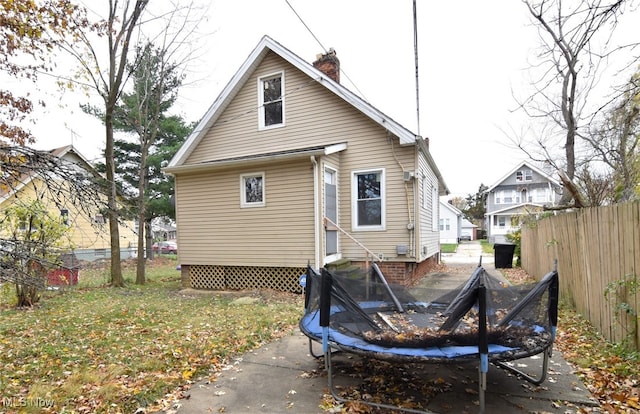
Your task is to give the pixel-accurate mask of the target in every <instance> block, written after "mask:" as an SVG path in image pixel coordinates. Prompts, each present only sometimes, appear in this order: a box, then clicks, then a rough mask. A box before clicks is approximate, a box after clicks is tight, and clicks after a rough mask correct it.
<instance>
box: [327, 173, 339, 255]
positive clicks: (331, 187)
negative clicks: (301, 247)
mask: <svg viewBox="0 0 640 414" xmlns="http://www.w3.org/2000/svg"><path fill="white" fill-rule="evenodd" d="M324 216H325V217H327V218H328V219H329V220H331V221H332V222H334V223H336V224H338V186H337V171H336V170H334V169H331V168H328V167H325V169H324ZM324 237H325V243H324V245H325V263H329V262H331V261H333V260H337V259H339V254H338V229H337V228H336V227H335V226H333V225H332V224H331V223H329V222H327V223H326V225H325V236H324Z"/></svg>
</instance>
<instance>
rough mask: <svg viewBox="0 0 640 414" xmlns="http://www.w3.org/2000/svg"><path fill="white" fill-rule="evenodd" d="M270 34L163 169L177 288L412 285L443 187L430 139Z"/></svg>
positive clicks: (434, 245)
mask: <svg viewBox="0 0 640 414" xmlns="http://www.w3.org/2000/svg"><path fill="white" fill-rule="evenodd" d="M339 77H340V70H339V61H338V59H337V57H336V54H335V52H334V51H330V52H329V53H328V54H325V55H321V56H318V60H317V61H316V62H314V63H313V64H309V63H307V62H305V61H304V60H302V59H301V58H300V57H298V56H296V55H295V54H293V53H292V52H291V51H289V50H288V49H286V48H285V47H283V46H282V45H280V44H279V43H277V42H275V41H274V40H272V39H271V38H269V37H267V36H265V37H264V38H262V40H261V41H260V43H259V44H258V45H257V47H256V48H255V49H254V50H253V51H252V52H251V54H250V55H249V57H248V58H247V60H246V61H245V62H244V64H243V65H242V66H241V67H240V69H239V70H238V72H237V73H236V74H235V75H234V76H233V78H232V79H231V81H230V82H229V83H228V84H227V85H226V87H225V88H224V90H223V91H222V93H221V95H220V96H219V97H218V98H217V99H216V100H215V101H214V102H213V105H212V106H211V107H210V109H209V110H208V112H207V113H206V114H205V115H204V117H203V119H202V120H201V122H200V123H199V125H198V126H197V127H196V128H195V130H194V132H193V133H192V135H191V136H190V137H189V138H188V139H187V141H186V142H185V144H184V145H183V146H182V148H181V149H180V150H179V151H178V153H177V154H176V155H175V157H174V158H173V159H172V160H171V162H170V164H169V165H168V167H167V168H166V169H165V171H166V172H167V173H170V174H173V175H174V176H175V189H176V194H175V196H176V223H177V230H178V231H177V233H178V245H179V246H180V250H179V261H180V264H181V269H182V277H183V285H185V286H191V287H195V288H213V289H219V288H224V289H226V288H238V289H239V288H253V287H269V288H277V289H284V290H293V291H297V290H299V289H300V286H299V284H298V278H299V276H300V274H301V273H302V272H303V271H304V269H305V267H306V265H307V262H309V263H310V264H311V265H312V266H313V267H315V268H320V267H322V266H325V265H327V264H330V263H335V262H343V261H350V262H351V263H352V264H359V265H364V264H365V263H367V262H368V261H370V260H376V261H378V262H379V263H378V264H379V266H380V268H381V269H382V271H383V273H384V274H385V276H386V277H387V278H388V279H389V280H392V281H398V282H408V281H410V280H411V279H413V278H415V277H417V276H420V275H421V274H423V273H424V272H426V271H427V270H428V267H429V265H430V264H432V263H435V262H437V261H438V258H439V229H438V224H439V223H438V200H439V198H438V196H439V195H444V194H446V193H448V190H447V187H446V185H445V183H444V181H443V179H442V177H441V175H440V172H439V171H438V168H437V167H436V164H435V162H434V160H433V159H432V157H431V154H430V152H429V147H428V141H427V140H425V139H423V138H422V137H420V136H416V135H415V134H414V133H412V132H411V131H409V130H408V129H406V128H404V127H403V126H402V125H399V124H398V123H396V122H395V121H394V120H393V119H391V118H389V117H388V116H386V115H385V114H383V113H382V112H380V111H379V110H377V109H376V108H374V107H373V106H371V105H370V104H369V103H367V102H365V101H364V100H362V99H361V98H360V97H358V96H357V95H355V94H354V93H352V92H351V91H349V90H348V89H346V88H345V87H343V86H342V85H341V84H340V83H339Z"/></svg>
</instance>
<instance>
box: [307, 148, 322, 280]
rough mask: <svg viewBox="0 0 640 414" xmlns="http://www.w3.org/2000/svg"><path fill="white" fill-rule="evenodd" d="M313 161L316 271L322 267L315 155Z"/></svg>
mask: <svg viewBox="0 0 640 414" xmlns="http://www.w3.org/2000/svg"><path fill="white" fill-rule="evenodd" d="M309 158H310V159H311V164H313V233H314V235H313V237H314V248H313V250H314V255H315V258H314V260H315V264H316V269H320V268H321V267H322V265H321V264H320V246H321V245H320V221H321V220H319V219H318V201H319V199H320V196H319V194H318V168H319V167H318V161H317V160H316V157H315V155H312V156H310V157H309Z"/></svg>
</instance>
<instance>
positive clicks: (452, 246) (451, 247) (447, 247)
mask: <svg viewBox="0 0 640 414" xmlns="http://www.w3.org/2000/svg"><path fill="white" fill-rule="evenodd" d="M457 249H458V245H457V244H456V243H442V244H440V253H455V252H456V250H457Z"/></svg>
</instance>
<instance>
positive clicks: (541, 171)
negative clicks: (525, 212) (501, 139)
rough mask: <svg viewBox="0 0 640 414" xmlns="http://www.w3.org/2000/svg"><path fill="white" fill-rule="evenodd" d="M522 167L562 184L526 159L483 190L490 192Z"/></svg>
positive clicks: (555, 183) (558, 184)
mask: <svg viewBox="0 0 640 414" xmlns="http://www.w3.org/2000/svg"><path fill="white" fill-rule="evenodd" d="M523 167H527V168H530V169H531V170H533V171H535V172H536V173H538V174H540V175H541V176H543V177H544V178H546V179H547V180H548V181H550V182H551V183H553V184H554V185H557V186H558V187H561V186H562V184H560V182H559V181H558V180H556V179H555V178H553V177H552V176H550V175H549V174H548V173H546V172H544V171H543V170H542V169H540V168H538V167H536V166H534V165H532V164H529V163H528V162H527V161H522V162H521V163H520V164H517V165H516V166H515V167H513V168H512V169H511V170H510V171H509V172H508V173H506V174H505V175H504V176H503V177H502V178H501V179H499V180H498V181H496V182H495V184H493V185H492V186H491V187H489V188H487V189H486V190H485V191H484V192H485V193H489V192H491V191H492V190H493V189H494V188H496V187H497V186H499V185H500V184H502V183H503V182H504V181H505V180H506V179H507V178H509V177H510V176H511V175H512V174H515V172H516V171H518V170H520V169H522V168H523Z"/></svg>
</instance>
